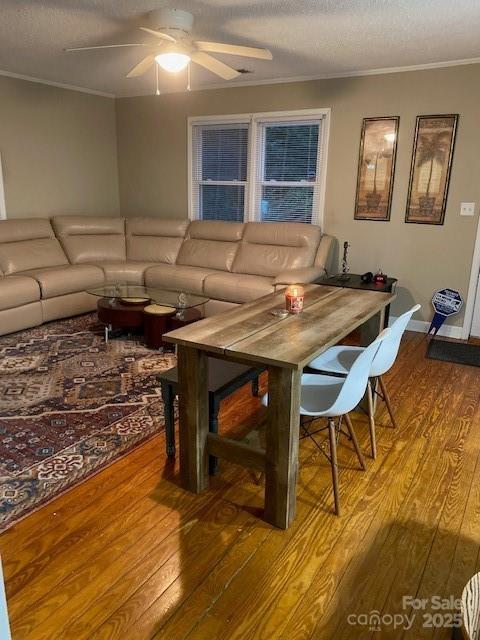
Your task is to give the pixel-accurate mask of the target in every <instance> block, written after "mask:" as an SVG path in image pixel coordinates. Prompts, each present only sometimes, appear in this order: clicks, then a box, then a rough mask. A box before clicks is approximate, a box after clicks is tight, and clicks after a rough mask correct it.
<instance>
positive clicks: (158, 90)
mask: <svg viewBox="0 0 480 640" xmlns="http://www.w3.org/2000/svg"><path fill="white" fill-rule="evenodd" d="M155 81H156V83H157V90H156V91H155V94H156V95H157V96H159V95H160V88H159V86H158V64H156V65H155Z"/></svg>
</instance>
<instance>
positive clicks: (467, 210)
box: [460, 202, 475, 216]
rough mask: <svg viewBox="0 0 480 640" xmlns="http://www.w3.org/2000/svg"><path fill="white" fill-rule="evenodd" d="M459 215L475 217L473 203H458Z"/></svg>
mask: <svg viewBox="0 0 480 640" xmlns="http://www.w3.org/2000/svg"><path fill="white" fill-rule="evenodd" d="M460 215H461V216H474V215H475V202H461V203H460Z"/></svg>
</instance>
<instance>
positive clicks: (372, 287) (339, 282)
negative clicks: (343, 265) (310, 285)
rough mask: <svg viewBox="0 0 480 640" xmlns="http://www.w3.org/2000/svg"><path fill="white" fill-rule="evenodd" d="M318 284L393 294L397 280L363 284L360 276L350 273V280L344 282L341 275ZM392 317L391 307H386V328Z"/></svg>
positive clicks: (330, 277) (319, 280)
mask: <svg viewBox="0 0 480 640" xmlns="http://www.w3.org/2000/svg"><path fill="white" fill-rule="evenodd" d="M316 284H328V285H329V286H330V287H343V288H344V289H364V290H365V291H381V292H382V293H392V292H393V291H395V287H396V286H397V278H387V281H386V282H385V283H384V284H375V282H368V283H365V282H362V280H361V277H360V274H358V273H349V274H348V280H344V279H343V278H342V275H341V274H337V275H335V276H323V278H319V279H318V280H317V281H316ZM389 316H390V305H388V306H387V307H385V327H388V319H389Z"/></svg>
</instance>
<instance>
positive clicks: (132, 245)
mask: <svg viewBox="0 0 480 640" xmlns="http://www.w3.org/2000/svg"><path fill="white" fill-rule="evenodd" d="M187 228H188V220H162V219H161V218H127V220H126V230H127V260H137V261H142V262H164V263H166V264H175V262H176V260H177V257H178V252H179V251H180V247H181V246H182V242H183V239H184V237H185V233H186V231H187Z"/></svg>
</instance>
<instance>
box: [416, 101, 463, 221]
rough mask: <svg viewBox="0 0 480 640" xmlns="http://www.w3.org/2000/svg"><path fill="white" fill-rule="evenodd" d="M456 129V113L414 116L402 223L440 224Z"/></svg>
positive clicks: (445, 202) (448, 184)
mask: <svg viewBox="0 0 480 640" xmlns="http://www.w3.org/2000/svg"><path fill="white" fill-rule="evenodd" d="M457 125H458V114H457V113H449V114H438V115H427V116H417V121H416V125H415V136H414V142H413V150H412V162H411V165H410V180H409V184H408V195H407V206H406V212H405V222H407V223H410V224H435V225H442V224H443V223H444V221H445V209H446V206H447V197H448V188H449V186H450V175H451V171H452V161H453V152H454V149H455V139H456V134H457ZM432 179H433V180H434V183H433V188H432ZM422 183H425V188H424V189H422V188H420V185H421V184H422Z"/></svg>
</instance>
